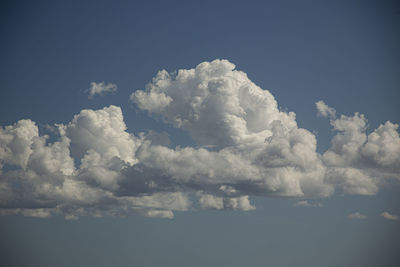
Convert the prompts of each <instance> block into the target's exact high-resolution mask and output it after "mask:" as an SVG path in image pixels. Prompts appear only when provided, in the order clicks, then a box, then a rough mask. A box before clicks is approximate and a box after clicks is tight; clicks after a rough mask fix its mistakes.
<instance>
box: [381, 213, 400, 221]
mask: <svg viewBox="0 0 400 267" xmlns="http://www.w3.org/2000/svg"><path fill="white" fill-rule="evenodd" d="M381 216H382V217H383V218H385V219H388V220H394V221H398V220H400V216H398V215H394V214H390V213H389V212H387V211H385V212H382V213H381Z"/></svg>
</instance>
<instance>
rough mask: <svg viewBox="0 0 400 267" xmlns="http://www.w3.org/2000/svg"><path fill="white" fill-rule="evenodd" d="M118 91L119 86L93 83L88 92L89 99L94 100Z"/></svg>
mask: <svg viewBox="0 0 400 267" xmlns="http://www.w3.org/2000/svg"><path fill="white" fill-rule="evenodd" d="M116 91H117V85H115V84H113V83H105V82H100V83H96V82H91V83H90V88H89V89H87V90H86V92H87V93H88V98H89V99H92V98H93V97H94V96H95V95H104V94H107V93H114V92H116Z"/></svg>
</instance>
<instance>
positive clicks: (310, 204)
mask: <svg viewBox="0 0 400 267" xmlns="http://www.w3.org/2000/svg"><path fill="white" fill-rule="evenodd" d="M294 206H295V207H300V206H303V207H314V208H320V207H323V206H324V205H323V204H322V203H319V202H315V203H313V202H309V201H307V200H301V201H298V202H296V203H295V204H294Z"/></svg>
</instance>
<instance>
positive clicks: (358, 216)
mask: <svg viewBox="0 0 400 267" xmlns="http://www.w3.org/2000/svg"><path fill="white" fill-rule="evenodd" d="M347 218H349V219H356V220H364V219H367V216H365V215H364V214H361V213H359V212H354V213H351V214H349V215H348V216H347Z"/></svg>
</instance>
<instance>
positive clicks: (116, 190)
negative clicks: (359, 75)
mask: <svg viewBox="0 0 400 267" xmlns="http://www.w3.org/2000/svg"><path fill="white" fill-rule="evenodd" d="M234 68H235V66H234V65H233V64H232V63H230V62H229V61H227V60H215V61H212V62H204V63H201V64H199V65H198V66H197V67H196V68H194V69H189V70H179V71H178V72H177V73H176V74H169V73H168V72H166V71H160V72H159V73H158V74H157V76H156V77H155V78H154V79H153V80H152V82H151V83H150V84H149V85H147V87H146V89H145V90H143V91H141V90H139V91H136V92H134V93H133V94H132V95H131V97H130V99H131V100H132V101H133V102H134V103H135V104H136V105H137V106H138V107H139V108H141V109H143V110H147V111H149V112H150V113H152V114H156V115H157V116H159V117H161V118H163V119H164V120H165V122H167V123H171V124H172V125H174V126H175V127H179V128H181V129H183V130H185V131H187V132H188V133H189V134H190V135H191V136H192V138H193V139H194V140H195V141H196V142H197V143H198V144H199V146H198V147H197V146H196V147H186V148H180V147H176V148H171V147H169V144H170V141H169V138H168V135H167V134H166V133H155V132H152V131H149V132H148V133H147V134H143V133H141V134H139V135H138V136H134V135H133V134H131V133H129V132H127V127H126V125H125V122H124V117H123V114H122V110H121V108H119V107H117V106H109V107H105V108H103V109H99V110H90V109H85V110H82V111H81V112H80V113H79V114H77V115H75V116H74V117H73V119H72V121H71V122H69V123H66V124H58V125H56V126H55V127H54V129H56V131H55V132H56V133H55V135H56V136H54V137H53V138H50V137H49V136H47V135H39V129H38V127H37V126H36V124H35V123H34V122H32V121H30V120H20V121H18V122H17V123H15V124H14V125H10V126H6V127H4V128H3V127H2V128H0V214H3V215H6V214H21V215H25V216H39V217H49V216H51V215H52V214H62V215H63V216H64V217H65V218H66V219H70V220H72V219H77V218H79V217H80V216H95V217H102V216H109V215H111V216H125V215H127V214H129V213H139V214H142V215H144V216H149V217H162V218H172V217H173V216H174V214H173V212H174V211H186V210H190V209H196V207H199V208H203V209H217V210H222V209H228V210H243V211H246V210H253V209H255V207H254V206H253V205H252V204H251V203H250V199H249V197H251V196H255V195H256V196H290V197H326V196H330V195H332V194H333V192H334V189H335V187H336V188H341V189H342V190H343V191H344V192H345V193H349V194H364V195H371V194H375V193H376V192H377V191H378V188H379V185H380V184H381V182H382V181H384V180H386V179H387V178H397V179H400V177H399V176H400V174H399V173H400V169H399V168H400V141H399V140H400V138H399V134H398V132H397V129H398V125H397V124H393V123H391V122H386V123H385V124H384V125H381V126H380V127H379V128H378V129H376V130H374V131H373V132H372V133H370V134H369V135H367V133H366V128H367V127H366V125H367V123H366V119H365V118H364V116H363V115H360V114H358V113H356V114H355V115H354V116H352V117H348V116H340V117H339V118H336V115H335V114H336V111H335V110H334V109H333V108H330V107H329V106H327V105H326V104H325V103H323V102H322V101H320V102H318V103H317V108H318V110H319V112H320V114H321V115H323V116H325V117H329V118H330V119H331V124H332V126H333V128H334V130H335V131H337V132H338V133H337V134H336V136H335V137H334V138H333V140H332V147H331V148H330V149H329V150H328V151H326V152H325V153H324V154H322V155H321V154H319V153H317V151H316V146H317V140H316V137H315V135H314V134H312V133H311V132H310V131H308V130H306V129H302V128H299V127H298V126H297V123H296V116H295V114H294V113H293V112H284V111H281V110H280V109H279V107H278V105H277V102H276V100H275V98H274V97H273V96H272V95H271V94H270V93H269V92H268V91H267V90H263V89H261V88H260V87H258V86H257V85H255V84H254V83H253V82H251V81H250V80H249V79H248V77H247V75H246V74H245V73H244V72H241V71H237V70H235V69H234ZM101 92H104V91H101ZM93 95H94V94H93ZM50 140H56V141H52V142H50ZM193 200H194V201H193ZM296 205H297V206H320V204H319V203H311V202H308V201H306V200H303V201H300V202H298V203H297V204H296Z"/></svg>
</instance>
